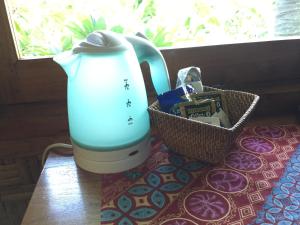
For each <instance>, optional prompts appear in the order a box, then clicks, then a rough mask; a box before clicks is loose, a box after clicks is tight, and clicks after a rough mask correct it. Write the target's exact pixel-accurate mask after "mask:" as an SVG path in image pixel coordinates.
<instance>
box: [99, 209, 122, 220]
mask: <svg viewBox="0 0 300 225" xmlns="http://www.w3.org/2000/svg"><path fill="white" fill-rule="evenodd" d="M121 216H122V214H121V213H120V212H118V211H117V210H114V209H104V210H102V211H101V222H111V221H113V220H116V219H118V218H119V217H121Z"/></svg>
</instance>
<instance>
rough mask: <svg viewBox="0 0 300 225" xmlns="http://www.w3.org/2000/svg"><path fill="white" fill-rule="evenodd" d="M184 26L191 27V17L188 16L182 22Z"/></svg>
mask: <svg viewBox="0 0 300 225" xmlns="http://www.w3.org/2000/svg"><path fill="white" fill-rule="evenodd" d="M184 26H185V28H186V29H187V30H188V29H190V28H191V17H190V16H189V17H188V18H186V20H185V22H184Z"/></svg>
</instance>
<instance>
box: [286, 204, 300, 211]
mask: <svg viewBox="0 0 300 225" xmlns="http://www.w3.org/2000/svg"><path fill="white" fill-rule="evenodd" d="M298 208H299V206H297V205H289V206H287V207H285V210H288V211H295V210H297V209H298Z"/></svg>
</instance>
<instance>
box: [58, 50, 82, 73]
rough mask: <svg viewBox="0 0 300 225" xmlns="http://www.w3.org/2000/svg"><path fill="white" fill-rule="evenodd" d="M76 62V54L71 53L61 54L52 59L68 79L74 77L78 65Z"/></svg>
mask: <svg viewBox="0 0 300 225" xmlns="http://www.w3.org/2000/svg"><path fill="white" fill-rule="evenodd" d="M77 60H78V54H72V52H71V51H67V52H63V53H60V54H58V55H56V56H54V57H53V61H54V62H56V63H57V64H59V65H60V66H61V67H62V68H63V69H64V71H65V73H66V74H67V76H68V77H72V76H75V75H76V73H77V69H78V65H79V63H78V62H77Z"/></svg>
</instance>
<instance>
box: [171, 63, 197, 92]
mask: <svg viewBox="0 0 300 225" xmlns="http://www.w3.org/2000/svg"><path fill="white" fill-rule="evenodd" d="M186 85H191V86H192V87H193V88H194V90H195V92H203V85H202V81H201V70H200V68H199V67H187V68H183V69H180V70H179V71H178V74H177V83H176V88H177V87H184V88H185V86H186Z"/></svg>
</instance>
